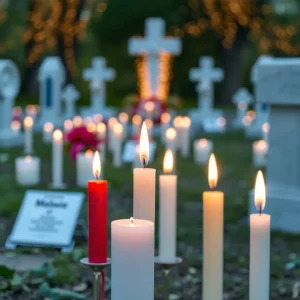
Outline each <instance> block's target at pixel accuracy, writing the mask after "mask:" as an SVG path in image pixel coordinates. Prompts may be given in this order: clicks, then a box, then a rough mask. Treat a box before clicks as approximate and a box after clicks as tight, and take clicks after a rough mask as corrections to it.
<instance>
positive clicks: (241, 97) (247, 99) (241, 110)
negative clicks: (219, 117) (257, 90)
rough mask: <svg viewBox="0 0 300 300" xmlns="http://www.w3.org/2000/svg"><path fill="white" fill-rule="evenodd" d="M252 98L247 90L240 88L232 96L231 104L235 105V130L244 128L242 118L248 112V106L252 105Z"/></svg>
mask: <svg viewBox="0 0 300 300" xmlns="http://www.w3.org/2000/svg"><path fill="white" fill-rule="evenodd" d="M252 100H253V97H252V95H251V93H249V91H248V89H246V88H240V89H238V91H237V92H236V93H235V94H234V95H233V101H232V102H233V104H235V105H236V116H235V118H234V120H233V126H234V127H236V128H244V127H245V125H244V122H243V121H244V118H245V116H246V114H247V111H248V106H249V105H250V104H251V103H252Z"/></svg>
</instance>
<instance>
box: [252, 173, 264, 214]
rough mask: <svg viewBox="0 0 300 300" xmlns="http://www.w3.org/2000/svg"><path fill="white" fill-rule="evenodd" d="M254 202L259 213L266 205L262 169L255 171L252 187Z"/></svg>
mask: <svg viewBox="0 0 300 300" xmlns="http://www.w3.org/2000/svg"><path fill="white" fill-rule="evenodd" d="M254 203H255V206H256V208H257V210H258V211H259V212H260V213H261V212H262V211H263V209H264V208H265V205H266V185H265V180H264V176H263V173H262V171H260V170H259V171H258V172H257V176H256V180H255V187H254Z"/></svg>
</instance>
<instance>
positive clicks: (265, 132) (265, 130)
mask: <svg viewBox="0 0 300 300" xmlns="http://www.w3.org/2000/svg"><path fill="white" fill-rule="evenodd" d="M269 132H270V124H269V123H268V122H266V123H264V124H263V126H262V134H263V140H265V141H266V142H267V143H268V141H269Z"/></svg>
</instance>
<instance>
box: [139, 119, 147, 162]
mask: <svg viewBox="0 0 300 300" xmlns="http://www.w3.org/2000/svg"><path fill="white" fill-rule="evenodd" d="M148 160H149V138H148V131H147V127H146V123H145V122H143V126H142V130H141V137H140V161H141V164H142V165H143V167H146V166H147V165H148Z"/></svg>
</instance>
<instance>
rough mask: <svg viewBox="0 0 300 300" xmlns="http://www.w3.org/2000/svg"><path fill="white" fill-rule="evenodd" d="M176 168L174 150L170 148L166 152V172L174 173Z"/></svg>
mask: <svg viewBox="0 0 300 300" xmlns="http://www.w3.org/2000/svg"><path fill="white" fill-rule="evenodd" d="M173 168H174V157H173V152H172V150H170V149H168V150H167V151H166V153H165V157H164V164H163V169H164V173H172V171H173Z"/></svg>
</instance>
